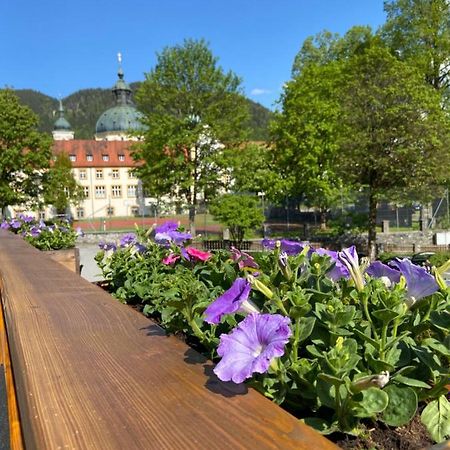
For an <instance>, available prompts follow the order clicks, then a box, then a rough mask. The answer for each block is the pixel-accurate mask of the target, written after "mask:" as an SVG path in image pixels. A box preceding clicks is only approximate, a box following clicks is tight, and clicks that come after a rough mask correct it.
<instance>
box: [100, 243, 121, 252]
mask: <svg viewBox="0 0 450 450" xmlns="http://www.w3.org/2000/svg"><path fill="white" fill-rule="evenodd" d="M98 246H99V248H100V250H104V251H105V252H107V251H108V250H112V251H114V252H115V251H116V250H117V246H116V244H115V243H114V242H105V241H101V242H99V244H98Z"/></svg>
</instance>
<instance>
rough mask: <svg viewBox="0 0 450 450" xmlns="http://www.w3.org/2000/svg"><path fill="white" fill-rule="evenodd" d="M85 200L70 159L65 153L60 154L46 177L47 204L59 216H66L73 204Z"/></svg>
mask: <svg viewBox="0 0 450 450" xmlns="http://www.w3.org/2000/svg"><path fill="white" fill-rule="evenodd" d="M83 198H84V193H83V188H82V186H81V185H79V184H78V183H77V181H76V180H75V178H74V176H73V174H72V163H71V162H70V159H69V157H68V156H67V154H65V153H60V154H59V155H57V156H56V159H55V161H54V163H53V165H52V167H51V168H50V170H49V171H48V172H47V174H46V177H45V184H44V201H45V203H46V204H47V205H52V206H53V207H54V208H55V210H56V212H57V214H64V213H65V212H66V210H67V208H68V207H69V206H70V204H71V203H75V204H76V203H78V202H79V201H81V200H82V199H83Z"/></svg>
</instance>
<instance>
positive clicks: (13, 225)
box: [10, 219, 22, 230]
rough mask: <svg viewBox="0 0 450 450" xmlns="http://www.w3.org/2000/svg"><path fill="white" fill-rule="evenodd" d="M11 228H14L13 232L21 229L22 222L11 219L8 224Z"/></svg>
mask: <svg viewBox="0 0 450 450" xmlns="http://www.w3.org/2000/svg"><path fill="white" fill-rule="evenodd" d="M10 225H11V228H14V229H15V230H17V229H18V228H20V227H21V225H22V222H21V221H20V220H17V219H12V220H11V222H10Z"/></svg>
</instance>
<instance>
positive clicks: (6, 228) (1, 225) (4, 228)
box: [0, 220, 10, 230]
mask: <svg viewBox="0 0 450 450" xmlns="http://www.w3.org/2000/svg"><path fill="white" fill-rule="evenodd" d="M0 228H1V229H2V230H9V228H10V225H9V223H8V222H7V221H6V220H4V221H3V222H2V223H1V224H0Z"/></svg>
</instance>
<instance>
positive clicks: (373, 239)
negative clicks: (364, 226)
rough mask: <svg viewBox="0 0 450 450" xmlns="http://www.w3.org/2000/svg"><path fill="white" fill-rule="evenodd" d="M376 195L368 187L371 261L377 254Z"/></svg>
mask: <svg viewBox="0 0 450 450" xmlns="http://www.w3.org/2000/svg"><path fill="white" fill-rule="evenodd" d="M376 243H377V196H376V194H375V193H374V192H373V190H372V189H371V188H370V189H369V221H368V243H367V247H368V256H369V258H370V260H371V261H373V260H374V259H375V258H376V256H377V247H376Z"/></svg>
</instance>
